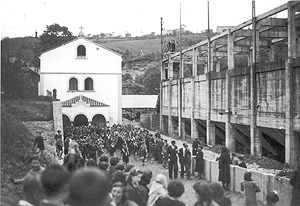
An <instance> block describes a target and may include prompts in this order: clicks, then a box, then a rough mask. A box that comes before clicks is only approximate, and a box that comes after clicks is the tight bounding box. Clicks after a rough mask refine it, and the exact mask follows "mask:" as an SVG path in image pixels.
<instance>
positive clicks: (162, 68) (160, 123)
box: [159, 17, 164, 131]
mask: <svg viewBox="0 0 300 206" xmlns="http://www.w3.org/2000/svg"><path fill="white" fill-rule="evenodd" d="M162 33H163V18H162V17H160V61H161V65H160V66H161V68H160V85H159V87H160V88H159V130H160V131H163V116H162V109H163V96H162V93H163V92H162V80H163V72H164V67H163V60H164V54H163V36H162Z"/></svg>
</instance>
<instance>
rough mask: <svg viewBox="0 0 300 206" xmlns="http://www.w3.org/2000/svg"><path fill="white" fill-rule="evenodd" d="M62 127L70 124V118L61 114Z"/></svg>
mask: <svg viewBox="0 0 300 206" xmlns="http://www.w3.org/2000/svg"><path fill="white" fill-rule="evenodd" d="M62 116H63V127H67V126H71V121H70V118H69V117H68V116H67V115H65V114H63V115H62Z"/></svg>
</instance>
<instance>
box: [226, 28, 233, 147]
mask: <svg viewBox="0 0 300 206" xmlns="http://www.w3.org/2000/svg"><path fill="white" fill-rule="evenodd" d="M227 41H228V43H227V62H228V70H227V72H226V79H225V90H226V102H225V104H226V105H225V108H226V112H227V114H226V120H225V145H226V147H227V148H228V149H229V150H230V151H232V152H235V139H234V135H233V127H232V125H231V122H230V117H231V115H232V111H231V79H230V72H231V71H232V70H233V69H234V53H233V52H234V50H233V48H234V36H233V34H232V33H231V32H230V29H229V30H228V39H227Z"/></svg>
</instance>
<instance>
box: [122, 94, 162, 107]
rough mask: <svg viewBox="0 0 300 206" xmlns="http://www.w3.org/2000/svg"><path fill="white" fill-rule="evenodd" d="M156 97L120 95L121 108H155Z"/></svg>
mask: <svg viewBox="0 0 300 206" xmlns="http://www.w3.org/2000/svg"><path fill="white" fill-rule="evenodd" d="M157 98H158V95H122V108H156V103H157Z"/></svg>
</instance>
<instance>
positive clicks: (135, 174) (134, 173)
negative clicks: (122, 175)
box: [125, 168, 143, 206]
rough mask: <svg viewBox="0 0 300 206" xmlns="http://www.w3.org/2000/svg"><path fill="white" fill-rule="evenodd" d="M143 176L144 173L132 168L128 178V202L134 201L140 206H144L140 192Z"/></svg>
mask: <svg viewBox="0 0 300 206" xmlns="http://www.w3.org/2000/svg"><path fill="white" fill-rule="evenodd" d="M142 175H143V172H142V171H140V170H139V169H135V168H132V169H131V170H130V172H129V174H128V176H127V186H126V189H125V191H126V195H127V197H128V200H132V201H134V202H135V203H136V204H138V205H139V206H141V205H143V200H142V196H141V193H140V191H139V190H138V185H139V182H140V181H141V177H142Z"/></svg>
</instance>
